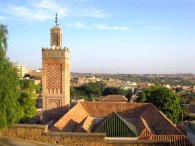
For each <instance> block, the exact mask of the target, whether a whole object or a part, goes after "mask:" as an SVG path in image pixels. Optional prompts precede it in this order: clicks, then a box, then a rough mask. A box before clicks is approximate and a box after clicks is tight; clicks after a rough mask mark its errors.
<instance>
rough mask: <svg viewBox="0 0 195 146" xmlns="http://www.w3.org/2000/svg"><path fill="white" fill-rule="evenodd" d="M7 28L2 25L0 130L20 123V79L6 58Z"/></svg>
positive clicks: (0, 30)
mask: <svg viewBox="0 0 195 146" xmlns="http://www.w3.org/2000/svg"><path fill="white" fill-rule="evenodd" d="M7 33H8V31H7V28H6V26H4V25H0V107H1V108H0V128H5V127H7V126H10V125H12V124H14V123H15V122H17V121H19V119H20V118H21V117H22V114H21V112H20V109H21V107H20V104H19V103H18V97H19V90H18V88H19V78H18V75H17V71H16V69H15V68H14V67H13V64H12V63H10V62H9V60H8V59H7V58H6V50H7Z"/></svg>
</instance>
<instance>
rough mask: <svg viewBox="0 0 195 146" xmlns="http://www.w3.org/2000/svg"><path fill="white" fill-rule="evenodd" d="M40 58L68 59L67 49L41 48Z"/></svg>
mask: <svg viewBox="0 0 195 146" xmlns="http://www.w3.org/2000/svg"><path fill="white" fill-rule="evenodd" d="M42 58H43V59H46V58H67V59H68V58H69V49H68V48H61V47H53V48H42Z"/></svg>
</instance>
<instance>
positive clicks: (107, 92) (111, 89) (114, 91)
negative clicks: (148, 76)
mask: <svg viewBox="0 0 195 146" xmlns="http://www.w3.org/2000/svg"><path fill="white" fill-rule="evenodd" d="M102 94H103V95H104V96H106V95H124V96H126V97H127V98H131V96H132V94H133V93H132V90H131V89H128V90H126V89H122V88H116V87H107V88H105V89H104V91H103V93H102Z"/></svg>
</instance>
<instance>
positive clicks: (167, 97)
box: [137, 86, 181, 123]
mask: <svg viewBox="0 0 195 146" xmlns="http://www.w3.org/2000/svg"><path fill="white" fill-rule="evenodd" d="M137 101H138V102H150V103H153V104H154V105H155V106H156V107H157V108H158V109H159V110H160V111H162V112H163V113H164V114H165V115H166V116H167V117H168V118H169V119H170V120H171V121H172V122H173V123H177V122H178V119H179V116H180V113H181V107H180V100H179V97H178V96H177V94H175V93H174V92H173V91H172V90H170V89H168V88H166V87H161V86H151V87H150V88H148V89H146V90H144V91H143V92H142V93H140V94H139V96H138V98H137Z"/></svg>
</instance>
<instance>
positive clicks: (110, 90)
mask: <svg viewBox="0 0 195 146" xmlns="http://www.w3.org/2000/svg"><path fill="white" fill-rule="evenodd" d="M119 94H120V88H116V87H106V88H105V89H104V91H103V95H104V96H106V95H119Z"/></svg>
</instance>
